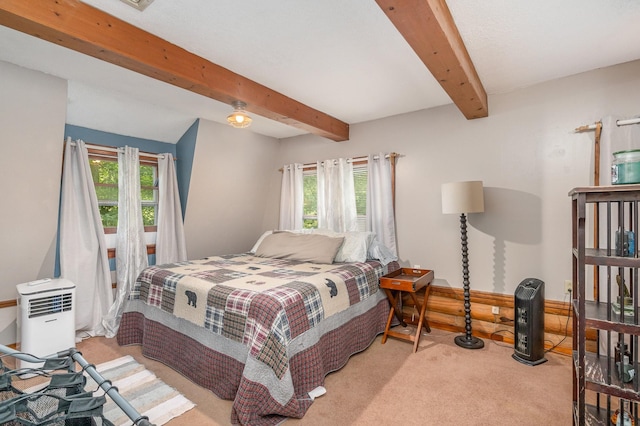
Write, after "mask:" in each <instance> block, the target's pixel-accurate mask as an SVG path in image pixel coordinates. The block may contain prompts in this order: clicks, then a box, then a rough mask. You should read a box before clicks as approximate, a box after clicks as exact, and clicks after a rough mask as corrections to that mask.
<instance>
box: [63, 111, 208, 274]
mask: <svg viewBox="0 0 640 426" xmlns="http://www.w3.org/2000/svg"><path fill="white" fill-rule="evenodd" d="M198 123H199V120H196V121H195V122H194V123H193V125H191V127H190V128H189V130H187V131H186V133H185V134H184V135H183V136H182V137H181V138H180V140H179V141H178V143H176V144H172V143H166V142H159V141H154V140H150V139H142V138H135V137H132V136H124V135H118V134H116V133H109V132H103V131H100V130H93V129H88V128H86V127H80V126H74V125H71V124H66V125H65V129H64V134H65V140H66V139H67V138H68V137H70V138H71V139H73V140H77V139H80V140H83V141H84V142H85V143H88V144H94V145H104V146H110V147H117V148H119V147H124V146H132V147H136V148H138V149H139V150H140V151H144V152H149V153H153V154H163V153H170V154H172V155H173V156H174V158H177V160H176V164H175V165H176V175H177V180H178V190H179V191H180V203H181V205H182V217H183V218H184V214H185V206H186V204H187V194H188V193H189V183H190V182H191V169H192V166H193V157H194V152H195V146H196V137H197V136H198ZM58 213H59V212H58ZM58 217H60V214H58ZM59 231H60V224H58V238H57V239H58V241H57V244H56V260H55V271H54V276H55V277H59V276H60V242H59V238H60V237H59ZM155 261H156V256H155V254H152V255H149V265H154V264H155ZM109 267H110V269H111V270H112V271H114V270H115V269H116V267H115V259H110V260H109Z"/></svg>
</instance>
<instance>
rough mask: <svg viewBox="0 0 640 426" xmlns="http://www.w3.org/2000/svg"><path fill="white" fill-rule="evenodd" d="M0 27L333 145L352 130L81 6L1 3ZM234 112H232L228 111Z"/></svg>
mask: <svg viewBox="0 0 640 426" xmlns="http://www.w3.org/2000/svg"><path fill="white" fill-rule="evenodd" d="M0 24H1V25H4V26H6V27H9V28H13V29H14V30H17V31H21V32H23V33H26V34H29V35H32V36H34V37H38V38H41V39H43V40H47V41H49V42H51V43H55V44H58V45H60V46H63V47H66V48H69V49H72V50H75V51H77V52H80V53H84V54H86V55H89V56H93V57H94V58H98V59H101V60H103V61H106V62H110V63H112V64H115V65H118V66H121V67H123V68H127V69H129V70H131V71H135V72H137V73H140V74H144V75H146V76H148V77H151V78H154V79H157V80H160V81H163V82H165V83H169V84H172V85H174V86H178V87H181V88H183V89H186V90H189V91H191V92H194V93H198V94H200V95H203V96H206V97H208V98H211V99H215V100H217V101H219V102H224V103H226V104H229V105H231V103H232V102H233V101H235V100H240V101H243V102H245V103H246V104H247V106H246V108H245V109H246V110H247V111H249V112H253V113H255V114H258V115H261V116H263V117H266V118H269V119H271V120H274V121H278V122H280V123H284V124H287V125H289V126H293V127H296V128H299V129H302V130H305V131H308V132H310V133H313V134H316V135H319V136H322V137H325V138H328V139H331V140H334V141H345V140H348V139H349V125H348V124H347V123H344V122H342V121H340V120H338V119H336V118H334V117H331V116H329V115H327V114H325V113H323V112H321V111H318V110H315V109H313V108H311V107H309V106H307V105H304V104H302V103H300V102H298V101H296V100H294V99H291V98H289V97H287V96H285V95H283V94H281V93H279V92H276V91H274V90H271V89H269V88H268V87H265V86H263V85H261V84H259V83H256V82H255V81H252V80H249V79H248V78H245V77H243V76H241V75H239V74H236V73H234V72H232V71H230V70H228V69H226V68H223V67H221V66H219V65H216V64H214V63H212V62H209V61H207V60H206V59H204V58H201V57H199V56H197V55H194V54H193V53H190V52H188V51H186V50H185V49H183V48H181V47H178V46H176V45H174V44H171V43H169V42H167V41H165V40H163V39H161V38H159V37H156V36H154V35H153V34H150V33H148V32H146V31H143V30H141V29H139V28H137V27H134V26H133V25H131V24H129V23H127V22H125V21H122V20H120V19H118V18H115V17H113V16H111V15H109V14H107V13H104V12H102V11H101V10H99V9H96V8H94V7H92V6H89V5H87V4H85V3H82V2H80V1H78V0H38V1H36V2H34V1H24V0H0ZM229 112H231V109H229Z"/></svg>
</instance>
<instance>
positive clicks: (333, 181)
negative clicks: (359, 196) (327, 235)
mask: <svg viewBox="0 0 640 426" xmlns="http://www.w3.org/2000/svg"><path fill="white" fill-rule="evenodd" d="M317 173H318V228H320V229H328V230H331V231H335V232H349V231H357V230H358V214H357V212H356V193H355V189H354V184H353V165H352V164H351V162H350V161H348V160H347V159H346V158H339V159H337V160H325V161H323V162H318V164H317Z"/></svg>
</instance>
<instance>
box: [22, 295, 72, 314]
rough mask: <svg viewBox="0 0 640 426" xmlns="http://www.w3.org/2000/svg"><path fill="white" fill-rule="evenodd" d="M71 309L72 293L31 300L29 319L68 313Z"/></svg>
mask: <svg viewBox="0 0 640 426" xmlns="http://www.w3.org/2000/svg"><path fill="white" fill-rule="evenodd" d="M71 308H72V293H62V294H56V295H53V296H46V297H37V298H32V299H29V318H35V317H41V316H44V315H53V314H57V313H60V312H66V311H70V310H71Z"/></svg>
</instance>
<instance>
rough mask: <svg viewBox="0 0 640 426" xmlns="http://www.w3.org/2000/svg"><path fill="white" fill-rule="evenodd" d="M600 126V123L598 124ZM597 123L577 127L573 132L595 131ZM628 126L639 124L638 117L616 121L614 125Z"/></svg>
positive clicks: (639, 118) (639, 119)
mask: <svg viewBox="0 0 640 426" xmlns="http://www.w3.org/2000/svg"><path fill="white" fill-rule="evenodd" d="M599 123H601V124H602V122H599ZM597 124H598V123H593V124H586V125H584V126H580V127H577V128H576V129H575V130H574V132H576V133H578V132H586V131H588V130H595V129H596V126H597ZM629 124H640V117H636V118H628V119H626V120H617V121H616V125H618V126H628V125H629Z"/></svg>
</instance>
